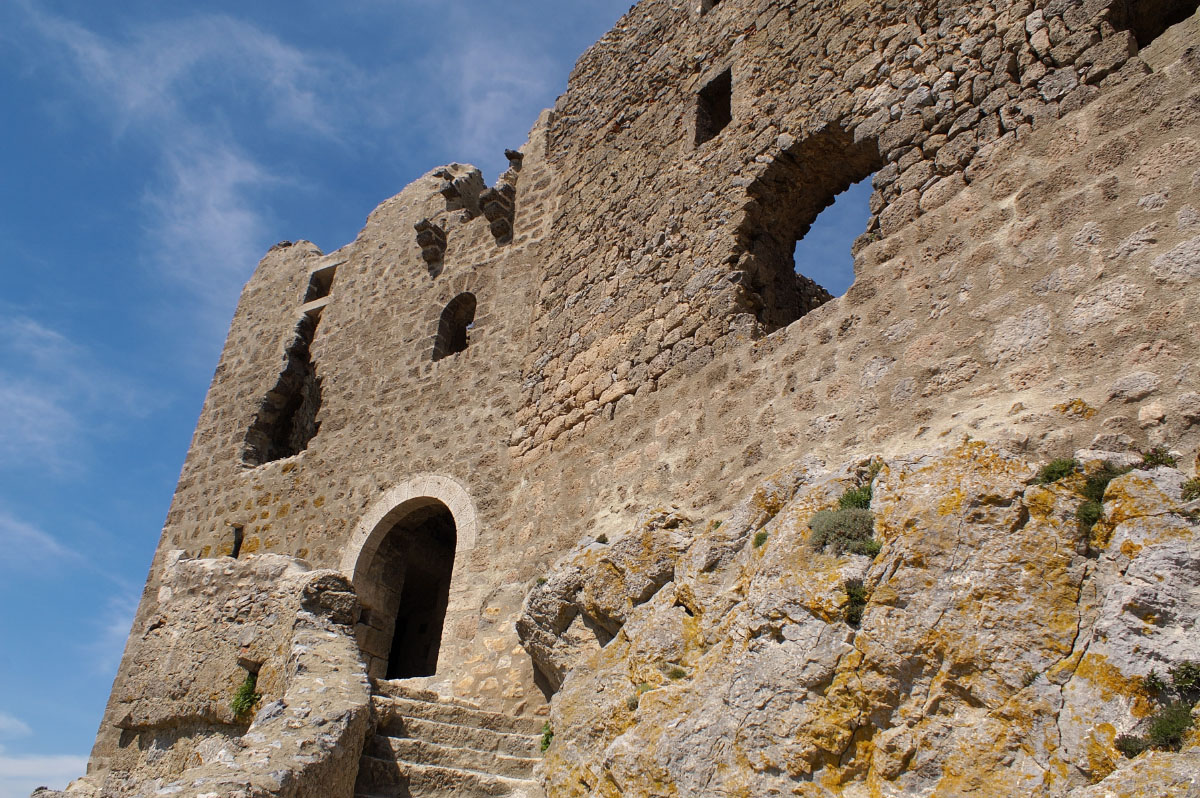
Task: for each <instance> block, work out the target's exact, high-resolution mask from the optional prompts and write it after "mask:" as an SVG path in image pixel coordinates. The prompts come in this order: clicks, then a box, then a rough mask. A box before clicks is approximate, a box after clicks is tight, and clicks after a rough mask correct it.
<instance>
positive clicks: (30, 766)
mask: <svg viewBox="0 0 1200 798" xmlns="http://www.w3.org/2000/svg"><path fill="white" fill-rule="evenodd" d="M87 761H88V758H87V757H86V756H78V755H74V754H58V755H53V754H51V755H46V754H6V753H5V752H4V751H3V750H2V749H0V798H27V797H28V795H29V794H30V793H31V792H33V791H34V790H35V789H37V788H38V787H50V788H52V789H59V790H61V789H62V788H64V787H66V786H67V784H68V783H69V782H70V781H72V780H74V779H77V778H79V777H80V776H82V775H83V774H84V772H85V771H86V770H87Z"/></svg>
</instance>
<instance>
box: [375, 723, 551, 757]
mask: <svg viewBox="0 0 1200 798" xmlns="http://www.w3.org/2000/svg"><path fill="white" fill-rule="evenodd" d="M376 731H377V732H378V733H379V734H382V735H383V736H384V737H411V738H413V739H416V740H424V741H425V742H429V743H436V744H437V745H441V746H445V747H447V748H473V749H475V750H476V751H484V752H494V753H497V754H504V755H505V756H515V757H536V756H538V755H539V754H540V753H541V739H540V738H539V737H538V736H537V735H532V734H513V733H511V732H499V731H492V730H491V729H481V728H478V727H475V726H461V725H459V724H457V723H443V722H442V721H437V720H426V719H424V718H411V717H405V716H403V715H398V714H396V715H390V716H388V717H386V718H385V717H380V719H379V727H378V729H377V730H376Z"/></svg>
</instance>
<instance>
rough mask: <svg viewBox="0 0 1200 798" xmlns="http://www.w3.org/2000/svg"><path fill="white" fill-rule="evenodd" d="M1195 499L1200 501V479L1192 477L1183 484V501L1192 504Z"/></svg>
mask: <svg viewBox="0 0 1200 798" xmlns="http://www.w3.org/2000/svg"><path fill="white" fill-rule="evenodd" d="M1194 499H1200V477H1192V478H1191V479H1189V480H1188V481H1187V482H1185V483H1183V500H1184V501H1185V502H1190V501H1192V500H1194Z"/></svg>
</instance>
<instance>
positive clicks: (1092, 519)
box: [1075, 462, 1133, 536]
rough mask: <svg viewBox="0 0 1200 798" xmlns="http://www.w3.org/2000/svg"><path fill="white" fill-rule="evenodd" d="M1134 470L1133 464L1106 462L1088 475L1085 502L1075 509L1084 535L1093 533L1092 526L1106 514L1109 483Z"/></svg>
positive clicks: (1085, 486)
mask: <svg viewBox="0 0 1200 798" xmlns="http://www.w3.org/2000/svg"><path fill="white" fill-rule="evenodd" d="M1132 470H1133V466H1117V465H1113V464H1112V463H1108V462H1106V463H1104V465H1102V466H1101V467H1100V468H1099V469H1097V470H1096V471H1094V472H1092V473H1091V474H1088V475H1087V479H1086V480H1085V481H1084V484H1083V502H1082V503H1081V504H1080V505H1079V509H1077V510H1076V511H1075V518H1076V519H1077V520H1078V521H1079V531H1080V532H1081V533H1082V534H1083V535H1084V536H1087V535H1090V534H1091V532H1092V527H1093V526H1095V525H1096V522H1097V521H1099V520H1100V517H1101V516H1102V515H1104V492H1105V491H1106V490H1108V483H1110V482H1112V481H1113V480H1114V479H1116V478H1117V477H1120V476H1124V475H1125V474H1128V473H1129V472H1130V471H1132Z"/></svg>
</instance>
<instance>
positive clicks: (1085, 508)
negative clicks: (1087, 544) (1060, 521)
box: [1075, 501, 1104, 535]
mask: <svg viewBox="0 0 1200 798" xmlns="http://www.w3.org/2000/svg"><path fill="white" fill-rule="evenodd" d="M1103 515H1104V505H1103V504H1101V503H1100V502H1093V501H1086V502H1084V503H1083V504H1081V505H1079V509H1078V510H1076V511H1075V520H1077V521H1078V522H1079V531H1081V532H1082V533H1083V534H1085V535H1086V534H1087V533H1089V532H1091V531H1092V527H1094V526H1095V525H1096V522H1097V521H1099V520H1100V517H1101V516H1103Z"/></svg>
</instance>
